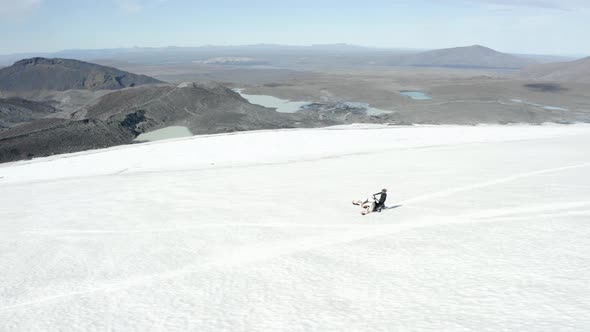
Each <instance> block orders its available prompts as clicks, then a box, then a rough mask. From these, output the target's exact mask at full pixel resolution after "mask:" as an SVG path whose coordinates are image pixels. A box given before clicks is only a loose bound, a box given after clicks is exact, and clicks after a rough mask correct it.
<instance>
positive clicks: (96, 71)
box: [0, 57, 162, 91]
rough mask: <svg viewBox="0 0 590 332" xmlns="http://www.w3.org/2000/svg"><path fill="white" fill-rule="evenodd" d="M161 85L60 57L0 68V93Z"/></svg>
mask: <svg viewBox="0 0 590 332" xmlns="http://www.w3.org/2000/svg"><path fill="white" fill-rule="evenodd" d="M155 83H162V82H161V81H158V80H156V79H154V78H151V77H148V76H144V75H136V74H132V73H129V72H126V71H122V70H119V69H116V68H112V67H107V66H101V65H98V64H94V63H89V62H84V61H79V60H73V59H61V58H51V59H50V58H42V57H34V58H28V59H22V60H19V61H17V62H15V63H14V64H13V65H12V66H10V67H6V68H2V69H0V90H3V91H34V90H57V91H64V90H71V89H79V90H117V89H122V88H126V87H132V86H138V85H144V84H155Z"/></svg>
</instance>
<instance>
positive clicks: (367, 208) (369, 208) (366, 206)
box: [352, 196, 385, 216]
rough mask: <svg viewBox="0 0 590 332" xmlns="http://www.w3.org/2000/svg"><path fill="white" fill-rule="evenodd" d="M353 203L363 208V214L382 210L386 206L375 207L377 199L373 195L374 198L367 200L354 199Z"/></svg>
mask: <svg viewBox="0 0 590 332" xmlns="http://www.w3.org/2000/svg"><path fill="white" fill-rule="evenodd" d="M352 205H357V206H360V207H361V208H362V209H363V210H362V211H361V214H362V215H363V216H365V215H367V214H369V213H371V212H381V210H383V209H384V208H385V206H382V207H379V208H375V207H376V206H377V199H376V198H375V196H373V197H372V198H367V199H365V200H361V199H359V200H356V201H352Z"/></svg>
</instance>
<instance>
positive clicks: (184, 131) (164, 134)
mask: <svg viewBox="0 0 590 332" xmlns="http://www.w3.org/2000/svg"><path fill="white" fill-rule="evenodd" d="M190 136H193V133H191V131H190V130H189V129H188V128H187V127H182V126H172V127H166V128H162V129H158V130H154V131H150V132H147V133H143V134H141V135H139V136H137V137H136V138H135V141H149V142H153V141H161V140H165V139H171V138H181V137H190Z"/></svg>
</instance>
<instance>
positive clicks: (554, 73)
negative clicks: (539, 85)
mask: <svg viewBox="0 0 590 332" xmlns="http://www.w3.org/2000/svg"><path fill="white" fill-rule="evenodd" d="M522 75H523V76H524V77H526V78H529V79H537V80H546V81H560V82H576V83H590V57H588V58H584V59H580V60H576V61H569V62H558V63H548V64H542V65H536V66H530V67H527V68H525V69H524V70H523V72H522Z"/></svg>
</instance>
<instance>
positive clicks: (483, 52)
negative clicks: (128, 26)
mask: <svg viewBox="0 0 590 332" xmlns="http://www.w3.org/2000/svg"><path fill="white" fill-rule="evenodd" d="M406 55H407V57H404V56H406ZM33 56H42V57H47V58H49V57H55V58H73V59H80V60H86V61H94V62H96V61H99V60H100V61H115V62H116V61H124V62H129V63H140V64H169V63H192V62H195V61H196V62H206V61H207V60H209V59H216V58H250V59H251V61H249V62H241V63H240V62H231V61H230V62H226V63H225V64H228V65H238V66H239V65H249V64H251V62H256V63H264V64H265V65H269V66H276V67H280V68H297V69H300V68H302V66H301V65H302V64H305V65H306V66H311V67H312V68H313V66H314V65H321V66H323V65H330V66H334V65H341V66H351V65H353V66H354V65H366V64H368V63H371V64H374V65H402V66H412V65H416V66H443V67H479V68H521V67H522V66H523V65H530V64H533V63H536V62H538V63H547V62H553V61H566V60H569V59H570V58H567V57H557V56H543V55H511V54H506V53H500V52H496V51H493V50H491V49H489V48H487V47H483V46H469V47H456V48H450V49H443V50H417V49H407V48H377V47H363V46H355V45H348V44H320V45H311V46H291V45H275V44H259V45H243V46H214V45H210V46H201V47H162V48H150V47H134V48H116V49H97V50H64V51H60V52H55V53H37V54H12V55H0V66H2V65H10V64H12V63H13V62H14V61H16V60H18V59H22V58H23V57H33ZM303 58H305V59H306V61H304V62H302V59H303ZM303 68H307V67H305V66H303Z"/></svg>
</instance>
